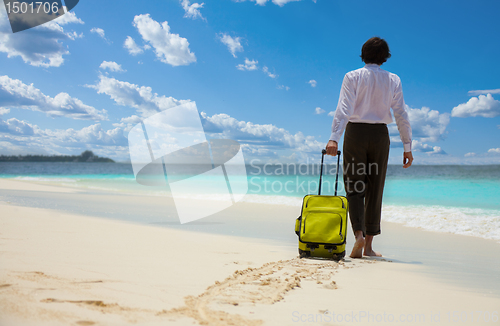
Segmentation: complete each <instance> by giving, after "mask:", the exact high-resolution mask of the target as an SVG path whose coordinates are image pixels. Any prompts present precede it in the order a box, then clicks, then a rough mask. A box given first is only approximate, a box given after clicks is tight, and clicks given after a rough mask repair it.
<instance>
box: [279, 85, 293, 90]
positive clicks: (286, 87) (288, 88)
mask: <svg viewBox="0 0 500 326" xmlns="http://www.w3.org/2000/svg"><path fill="white" fill-rule="evenodd" d="M276 88H277V89H284V90H287V91H288V90H290V87H288V86H285V85H278V86H277V87H276Z"/></svg>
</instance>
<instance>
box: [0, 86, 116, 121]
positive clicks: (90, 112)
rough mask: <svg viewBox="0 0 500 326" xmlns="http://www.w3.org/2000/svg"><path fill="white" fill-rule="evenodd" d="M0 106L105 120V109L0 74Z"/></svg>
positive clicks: (62, 115) (52, 114)
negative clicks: (42, 90)
mask: <svg viewBox="0 0 500 326" xmlns="http://www.w3.org/2000/svg"><path fill="white" fill-rule="evenodd" d="M0 107H2V108H20V109H30V110H33V111H40V112H44V113H46V114H47V115H48V116H51V117H67V118H72V119H86V120H105V119H106V110H102V111H99V110H96V109H95V108H94V107H92V106H89V105H86V104H84V103H83V102H82V101H80V100H79V99H77V98H73V97H71V96H70V95H69V94H67V93H64V92H61V93H59V94H57V95H56V96H55V97H53V98H52V97H50V96H47V95H45V94H43V93H42V92H41V91H40V90H39V89H37V88H35V87H34V86H33V84H31V85H26V84H24V83H23V82H22V81H20V80H18V79H11V78H9V77H8V76H0Z"/></svg>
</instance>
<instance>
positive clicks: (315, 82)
mask: <svg viewBox="0 0 500 326" xmlns="http://www.w3.org/2000/svg"><path fill="white" fill-rule="evenodd" d="M308 83H309V84H311V87H316V85H318V82H317V81H315V80H314V79H311V80H310V81H308Z"/></svg>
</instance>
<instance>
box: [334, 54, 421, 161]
mask: <svg viewBox="0 0 500 326" xmlns="http://www.w3.org/2000/svg"><path fill="white" fill-rule="evenodd" d="M391 108H392V112H393V113H394V117H395V118H396V125H397V126H398V130H399V135H400V137H401V141H402V142H403V146H404V151H405V152H410V151H411V126H410V122H409V120H408V113H407V112H406V110H405V102H404V99H403V89H402V87H401V80H400V79H399V77H398V76H397V75H395V74H393V73H390V72H388V71H385V70H383V69H382V68H380V66H379V65H376V64H367V65H365V66H364V67H363V68H360V69H357V70H353V71H350V72H348V73H347V74H346V75H345V77H344V81H343V82H342V89H341V90H340V97H339V103H338V104H337V110H336V111H335V117H334V118H333V123H332V135H331V136H330V140H334V141H336V142H337V143H338V142H339V139H340V137H341V136H342V133H343V132H344V129H345V127H346V125H347V122H349V121H351V122H364V123H385V124H389V123H392V122H393V120H392V115H391V110H390V109H391Z"/></svg>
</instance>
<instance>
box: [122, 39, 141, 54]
mask: <svg viewBox="0 0 500 326" xmlns="http://www.w3.org/2000/svg"><path fill="white" fill-rule="evenodd" d="M123 47H124V48H125V49H127V50H128V53H130V54H131V55H138V54H141V53H142V52H144V50H143V49H142V48H140V47H139V46H138V45H137V43H135V41H134V39H133V38H132V37H130V36H127V38H126V39H125V42H123Z"/></svg>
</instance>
